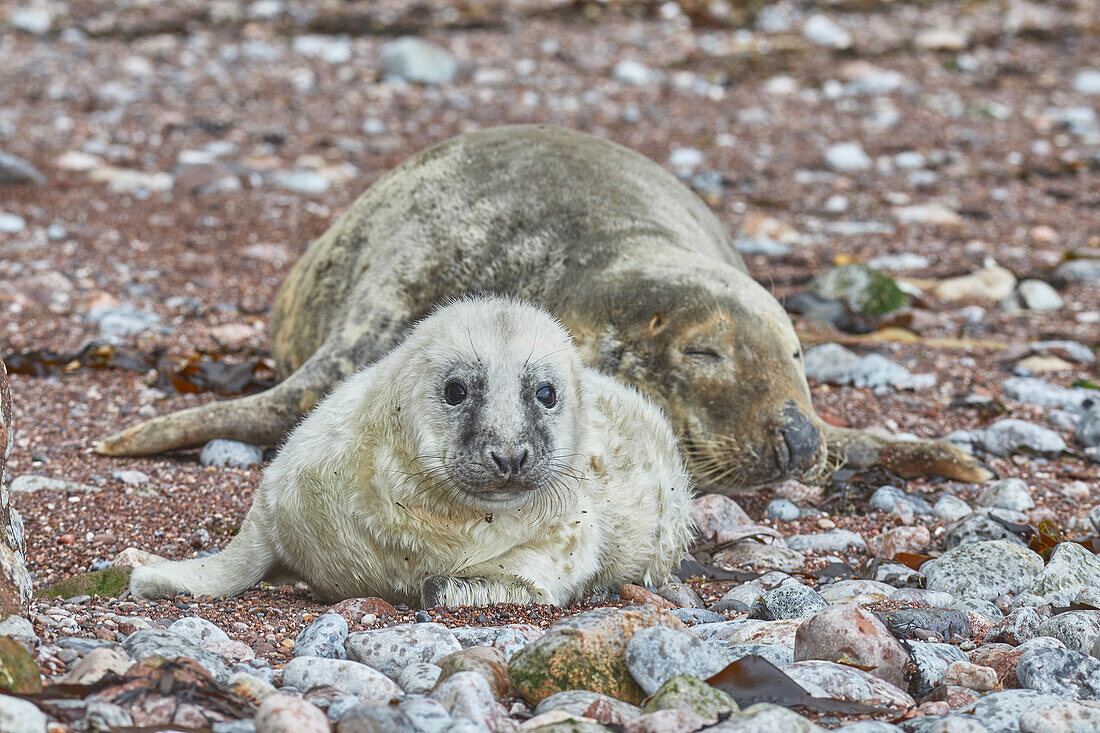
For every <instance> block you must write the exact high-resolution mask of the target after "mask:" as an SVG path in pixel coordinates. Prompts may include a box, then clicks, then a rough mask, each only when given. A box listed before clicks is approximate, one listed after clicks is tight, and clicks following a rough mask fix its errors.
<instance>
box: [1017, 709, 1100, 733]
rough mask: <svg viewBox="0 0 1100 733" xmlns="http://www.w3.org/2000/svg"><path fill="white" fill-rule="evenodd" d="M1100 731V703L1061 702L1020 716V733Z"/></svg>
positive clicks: (1083, 732)
mask: <svg viewBox="0 0 1100 733" xmlns="http://www.w3.org/2000/svg"><path fill="white" fill-rule="evenodd" d="M1097 730H1100V703H1097V702H1094V701H1082V702H1060V703H1058V704H1057V705H1052V706H1051V707H1049V708H1047V709H1046V710H1031V711H1029V712H1026V713H1024V714H1023V715H1021V716H1020V733H1088V732H1089V731H1097Z"/></svg>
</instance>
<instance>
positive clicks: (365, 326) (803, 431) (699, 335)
mask: <svg viewBox="0 0 1100 733" xmlns="http://www.w3.org/2000/svg"><path fill="white" fill-rule="evenodd" d="M477 292H492V293H498V294H503V295H511V296H515V297H518V298H522V299H524V300H527V301H530V302H533V303H535V304H538V305H540V306H542V307H543V308H545V309H546V310H547V311H549V312H550V313H551V314H553V315H554V316H556V317H557V318H558V319H559V320H561V321H562V322H563V323H564V324H565V325H566V327H567V328H569V330H570V331H571V332H572V334H573V336H574V338H575V339H576V341H577V344H578V346H579V348H580V351H581V356H582V358H583V360H584V362H585V363H586V364H587V365H588V366H591V367H595V368H597V369H599V370H601V371H603V372H604V373H606V374H610V375H613V376H614V377H615V378H617V379H619V380H620V381H622V382H624V383H626V384H630V385H634V386H636V387H637V388H638V389H640V390H641V391H642V393H643V394H645V395H647V396H648V397H649V398H651V399H652V400H653V401H654V402H656V403H657V405H658V406H660V407H661V408H662V409H663V410H664V412H665V413H666V414H667V415H668V417H669V418H670V419H671V421H672V424H673V427H674V429H675V430H676V433H677V435H679V436H680V438H681V449H682V451H683V453H684V456H685V458H686V459H687V462H688V467H689V470H690V471H691V472H692V474H693V476H694V478H695V480H696V482H697V484H698V485H699V486H700V487H701V488H703V489H705V490H707V491H720V492H724V493H731V492H736V491H739V490H743V489H747V488H752V487H755V486H758V485H760V484H763V483H766V482H772V481H777V480H781V479H785V478H802V479H804V480H812V479H820V478H821V477H823V476H825V475H827V474H828V472H829V471H830V470H831V469H832V468H834V467H836V466H838V465H843V464H848V465H849V466H852V467H856V468H859V467H866V466H870V465H873V464H880V465H884V466H886V467H887V468H889V469H891V470H893V471H894V472H896V473H898V474H900V475H901V476H903V477H912V476H919V475H930V474H938V475H942V476H947V477H950V478H955V479H958V480H962V481H968V482H977V481H984V480H987V479H989V478H991V477H992V475H993V474H992V472H991V471H990V470H989V469H988V468H987V467H986V466H984V465H983V464H982V463H980V462H979V461H978V460H976V459H975V458H974V457H972V456H970V455H968V454H967V453H965V452H963V451H961V450H960V449H958V448H957V447H955V446H953V445H951V444H950V443H947V442H945V441H926V440H921V441H912V442H906V441H898V440H889V439H883V438H880V437H876V436H874V435H871V434H868V433H865V432H860V431H857V430H848V429H843V428H836V427H832V426H830V425H827V424H825V423H824V422H822V421H821V420H820V419H819V417H818V416H817V414H816V413H815V412H814V409H813V405H812V404H811V402H810V392H809V387H808V386H807V384H806V377H805V373H804V371H803V368H802V363H801V358H802V350H801V348H800V346H799V342H798V338H797V336H796V335H795V331H794V328H793V326H792V325H791V321H790V319H789V317H788V316H787V314H786V312H785V311H784V310H783V308H782V307H781V306H780V305H779V303H778V302H777V301H776V300H775V298H773V297H772V296H771V294H770V293H769V292H768V291H767V290H765V289H764V288H763V287H761V286H760V285H759V284H757V283H756V282H755V281H754V280H753V279H752V278H751V277H750V276H749V274H748V272H747V271H746V269H745V265H744V263H743V262H742V260H741V257H740V255H739V254H738V253H737V251H736V249H735V248H734V246H733V243H732V241H731V240H730V237H729V235H728V234H727V233H726V232H725V231H724V230H723V228H722V226H721V224H720V222H719V221H718V219H717V218H716V217H715V216H714V214H713V213H712V212H711V211H710V209H709V208H708V207H707V206H706V204H704V203H703V202H702V201H701V200H700V199H699V198H698V197H697V196H695V194H693V193H692V192H691V191H690V190H688V189H687V188H686V187H684V186H683V185H682V184H681V183H680V182H679V181H677V180H676V178H675V177H674V176H673V175H671V174H670V173H668V172H667V171H665V170H664V169H663V168H661V167H660V166H658V165H657V164H655V163H653V162H652V161H650V160H648V159H647V158H645V157H643V156H641V155H639V154H637V153H635V152H633V151H631V150H628V149H626V148H624V147H621V146H619V145H616V144H615V143H611V142H608V141H606V140H602V139H599V138H597V137H593V136H591V135H585V134H582V133H578V132H572V131H569V130H564V129H561V128H555V127H544V126H510V127H497V128H491V129H486V130H480V131H477V132H471V133H467V134H464V135H460V136H458V137H455V138H452V139H450V140H447V141H445V142H443V143H440V144H439V145H436V146H434V147H431V148H428V149H427V150H424V151H422V152H420V153H418V154H416V155H414V156H412V157H411V158H409V159H408V160H406V161H405V162H404V163H402V164H401V165H399V166H398V167H397V168H395V169H394V170H392V171H391V172H389V173H388V174H387V175H385V176H383V177H382V178H381V179H379V180H378V182H376V183H375V184H374V185H373V186H371V187H370V188H369V189H368V190H367V191H366V192H365V193H364V194H363V195H362V196H360V197H359V199H358V200H357V201H356V202H355V203H354V204H352V206H351V207H350V208H349V209H348V211H347V212H346V213H344V215H343V216H341V217H340V218H339V219H338V220H337V221H336V222H335V223H334V224H333V225H332V227H330V228H329V229H328V231H326V232H325V233H324V234H322V235H321V236H320V237H319V238H318V239H317V240H316V241H315V242H314V243H313V244H312V245H311V246H310V248H309V249H308V250H307V251H306V253H305V254H304V255H303V256H302V258H301V260H300V261H299V262H298V263H297V264H296V265H295V267H294V268H293V269H292V271H291V272H290V273H289V275H288V276H287V279H286V281H285V282H284V283H283V285H282V287H281V288H280V290H279V293H278V296H277V298H276V300H275V305H274V310H273V312H272V316H271V324H270V325H271V334H272V341H273V350H274V355H275V359H276V364H277V368H278V371H279V373H280V375H282V376H283V377H284V378H285V381H283V382H282V383H280V384H279V385H277V386H276V387H274V388H273V389H271V390H268V391H267V392H264V393H261V394H259V395H253V396H250V397H245V398H242V399H237V400H231V401H222V402H215V403H212V404H207V405H204V406H201V407H197V408H193V409H189V410H184V411H181V412H178V413H176V414H172V415H167V416H163V417H158V418H155V419H153V420H150V421H148V422H145V423H142V424H140V425H136V426H134V427H132V428H130V429H128V430H125V431H123V432H121V433H119V434H117V435H115V436H113V437H110V438H108V439H106V440H104V441H102V442H100V443H98V444H97V445H96V450H98V451H99V452H100V453H104V454H107V455H141V454H148V453H156V452H159V451H165V450H170V449H173V448H185V447H191V446H199V445H202V444H204V443H205V442H206V441H208V440H211V439H213V438H232V439H236V440H242V441H246V442H252V443H275V442H276V441H278V440H279V438H280V437H281V436H282V435H283V434H284V433H286V431H288V430H289V429H290V428H291V427H293V425H294V423H295V421H296V420H297V419H298V418H299V417H300V416H301V415H302V414H304V413H305V412H307V411H308V410H309V409H310V408H311V407H313V405H314V404H316V402H317V401H318V400H319V399H321V397H322V396H323V395H324V394H325V393H326V392H327V391H328V390H330V389H331V388H332V387H333V386H334V385H335V384H336V383H337V382H339V381H340V379H342V378H344V377H346V376H347V375H349V374H351V373H352V372H354V371H355V370H356V369H357V368H359V367H360V366H361V365H363V364H368V363H370V362H372V361H374V360H375V359H378V358H379V357H381V356H382V355H383V354H385V353H386V352H387V351H388V350H389V349H391V348H392V347H393V345H394V344H396V343H397V342H398V341H399V340H400V339H401V338H402V336H403V335H404V334H405V333H406V332H407V331H408V329H409V328H410V327H411V326H412V324H413V323H415V322H416V321H417V319H419V318H422V317H423V316H424V315H425V314H427V313H429V312H430V311H431V309H432V308H433V307H434V306H435V304H437V303H439V302H442V301H443V300H445V299H446V298H452V297H458V296H461V295H462V294H464V293H477Z"/></svg>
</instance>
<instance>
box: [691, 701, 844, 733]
mask: <svg viewBox="0 0 1100 733" xmlns="http://www.w3.org/2000/svg"><path fill="white" fill-rule="evenodd" d="M774 731H783V733H826V731H825V729H824V728H822V727H821V726H820V725H818V724H817V723H814V722H812V721H809V720H807V719H806V718H803V717H802V716H801V715H799V714H798V713H796V712H794V711H793V710H788V709H787V708H784V707H780V706H779V705H773V704H771V703H770V702H760V703H757V704H755V705H753V706H751V707H747V708H745V710H744V711H743V712H741V713H739V714H737V715H731V716H730V717H728V718H726V719H725V720H724V721H722V722H721V723H719V724H718V725H715V726H711V727H710V728H707V733H773V732H774Z"/></svg>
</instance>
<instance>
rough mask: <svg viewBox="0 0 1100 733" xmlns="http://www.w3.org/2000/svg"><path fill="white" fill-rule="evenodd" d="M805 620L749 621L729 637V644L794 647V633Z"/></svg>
mask: <svg viewBox="0 0 1100 733" xmlns="http://www.w3.org/2000/svg"><path fill="white" fill-rule="evenodd" d="M804 621H805V619H800V618H789V619H780V620H779V621H753V620H749V621H748V622H747V623H746V624H745V625H744V626H742V627H741V628H739V629H737V630H736V631H734V632H733V633H732V634H730V636H729V643H730V644H782V645H783V646H789V647H793V646H794V637H795V633H796V632H797V631H798V629H799V627H800V626H801V625H802V623H803V622H804Z"/></svg>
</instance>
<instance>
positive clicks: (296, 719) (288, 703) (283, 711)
mask: <svg viewBox="0 0 1100 733" xmlns="http://www.w3.org/2000/svg"><path fill="white" fill-rule="evenodd" d="M255 722H256V733H329V731H331V730H332V728H331V726H330V725H329V723H328V717H327V716H326V715H325V714H324V712H323V711H322V710H321V709H320V708H318V707H317V706H316V705H311V704H310V703H308V702H306V701H305V700H302V699H301V698H298V697H291V696H290V695H270V696H268V697H267V699H265V700H264V701H263V702H262V703H261V704H260V709H259V710H257V711H256V719H255Z"/></svg>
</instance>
